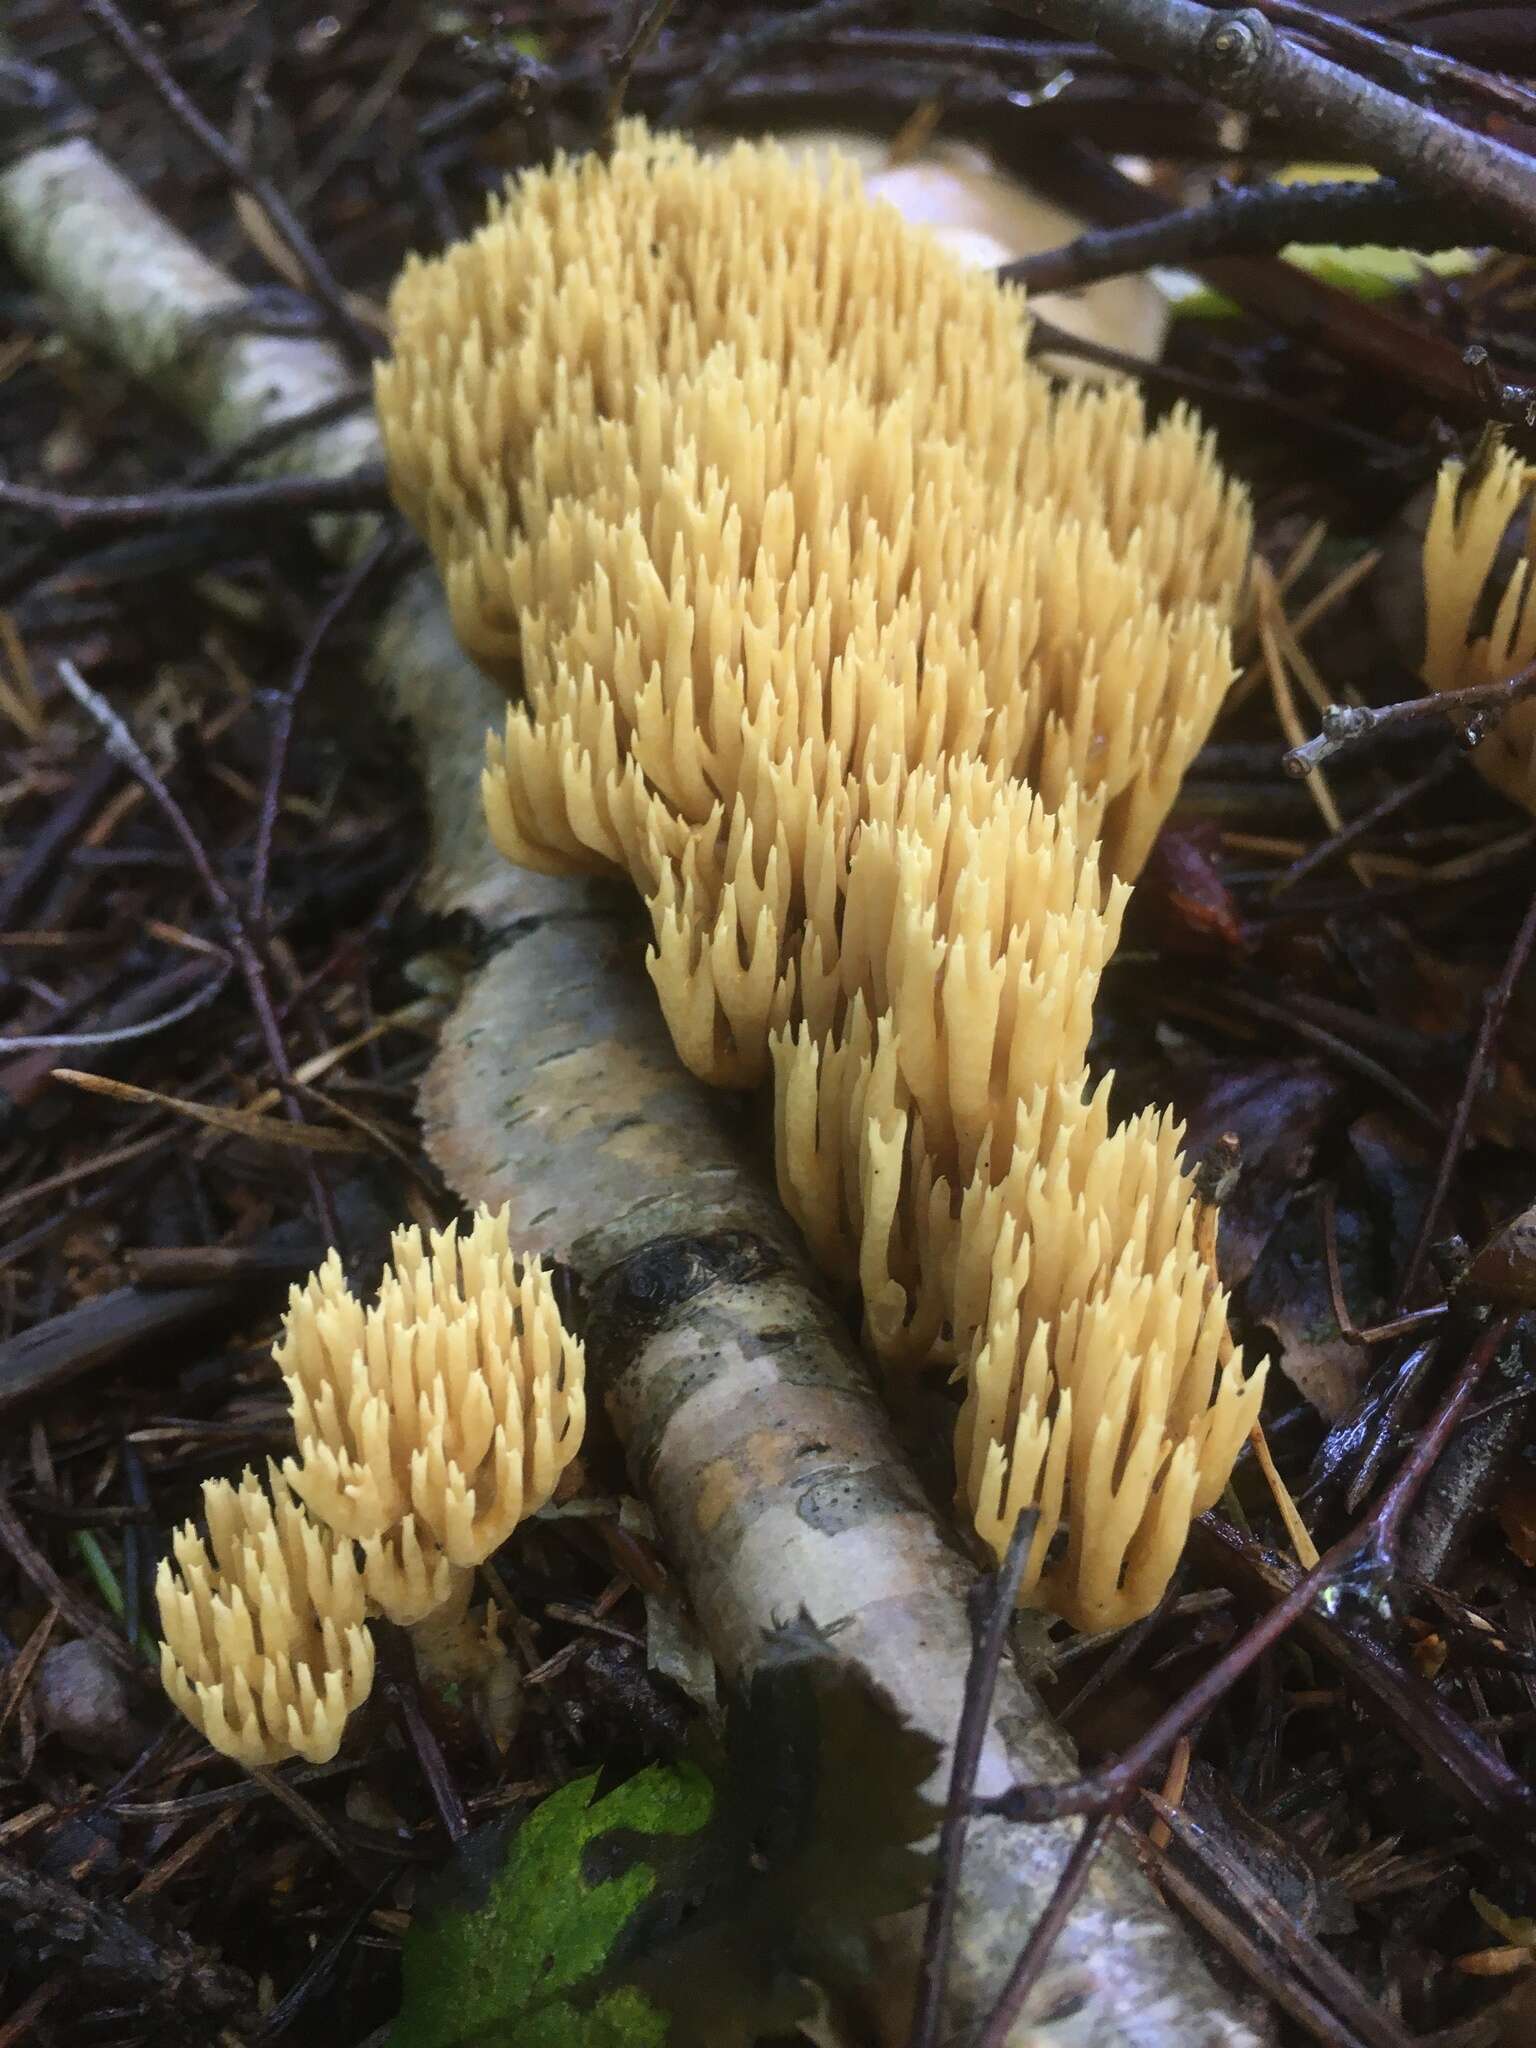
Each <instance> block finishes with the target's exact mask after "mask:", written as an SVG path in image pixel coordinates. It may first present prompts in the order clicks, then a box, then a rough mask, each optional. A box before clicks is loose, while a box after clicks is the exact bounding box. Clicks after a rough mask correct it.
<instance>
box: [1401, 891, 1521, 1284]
mask: <svg viewBox="0 0 1536 2048" xmlns="http://www.w3.org/2000/svg"><path fill="white" fill-rule="evenodd" d="M1533 947H1536V895H1533V896H1532V898H1531V900H1530V903H1529V904H1528V905H1527V906H1526V912H1525V916H1524V917H1523V918H1522V919H1521V920H1520V929H1519V930H1518V931H1517V932H1516V934H1515V942H1514V944H1513V945H1512V946H1511V947H1510V949H1509V957H1508V958H1507V959H1506V960H1505V962H1504V971H1503V973H1502V974H1500V976H1499V978H1498V980H1497V981H1496V982H1495V984H1494V986H1493V987H1492V988H1491V989H1490V990H1489V992H1488V994H1487V997H1486V998H1485V1000H1484V1004H1483V1020H1482V1023H1481V1024H1480V1025H1479V1026H1478V1031H1477V1043H1476V1044H1475V1045H1474V1046H1473V1048H1472V1057H1471V1059H1470V1061H1469V1062H1468V1063H1467V1072H1466V1077H1465V1079H1464V1080H1463V1082H1462V1084H1461V1094H1460V1095H1459V1096H1458V1097H1457V1100H1456V1109H1455V1113H1454V1115H1453V1116H1452V1118H1451V1126H1450V1129H1449V1130H1448V1131H1447V1132H1446V1135H1445V1144H1444V1146H1443V1147H1442V1149H1441V1153H1440V1163H1439V1165H1438V1166H1437V1167H1436V1169H1435V1184H1434V1186H1433V1187H1432V1188H1431V1189H1430V1193H1429V1200H1428V1201H1427V1202H1426V1203H1425V1204H1424V1213H1423V1215H1422V1216H1421V1217H1420V1218H1419V1227H1418V1230H1417V1231H1416V1232H1415V1234H1414V1240H1413V1250H1412V1251H1411V1252H1410V1253H1409V1255H1408V1263H1407V1265H1406V1266H1405V1267H1404V1268H1403V1277H1402V1280H1401V1282H1400V1284H1399V1286H1398V1290H1397V1302H1396V1306H1397V1308H1398V1309H1399V1310H1403V1309H1406V1308H1407V1306H1408V1304H1409V1302H1410V1301H1411V1300H1412V1299H1413V1296H1414V1293H1415V1291H1416V1289H1417V1287H1418V1284H1419V1277H1420V1275H1421V1274H1422V1273H1423V1271H1424V1261H1425V1259H1427V1258H1428V1256H1429V1247H1430V1245H1431V1244H1432V1243H1433V1242H1434V1236H1435V1232H1436V1230H1437V1229H1438V1228H1439V1225H1440V1216H1441V1212H1442V1211H1443V1209H1444V1207H1445V1201H1446V1197H1447V1195H1448V1194H1449V1193H1450V1189H1451V1180H1452V1177H1453V1175H1454V1174H1455V1171H1456V1165H1457V1162H1458V1160H1459V1159H1460V1158H1461V1153H1462V1147H1463V1146H1464V1145H1465V1144H1466V1142H1467V1129H1468V1126H1469V1125H1470V1124H1471V1121H1472V1110H1473V1106H1474V1105H1475V1103H1476V1101H1477V1097H1478V1093H1479V1091H1480V1089H1481V1088H1482V1085H1483V1078H1484V1076H1485V1074H1486V1073H1487V1071H1488V1062H1489V1061H1490V1060H1491V1059H1492V1057H1493V1049H1494V1047H1495V1045H1496V1044H1497V1043H1498V1037H1499V1033H1500V1031H1501V1030H1502V1029H1503V1025H1504V1018H1505V1014H1506V1012H1507V1011H1508V1009H1509V1005H1510V1001H1511V999H1512V997H1513V996H1514V993H1515V984H1516V983H1517V982H1518V981H1519V979H1520V977H1521V975H1522V974H1523V973H1524V972H1525V969H1526V965H1527V963H1528V962H1529V960H1530V957H1531V951H1532V948H1533Z"/></svg>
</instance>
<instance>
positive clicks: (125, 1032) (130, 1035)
mask: <svg viewBox="0 0 1536 2048" xmlns="http://www.w3.org/2000/svg"><path fill="white" fill-rule="evenodd" d="M228 979H229V969H228V968H227V967H221V968H220V969H219V970H218V972H217V973H216V974H215V975H214V976H213V979H212V980H211V981H206V982H204V983H203V985H202V987H201V988H196V989H194V990H193V991H192V993H191V995H189V996H188V997H187V999H186V1001H185V1002H182V1003H178V1004H177V1005H176V1007H175V1008H174V1009H172V1010H162V1011H161V1012H160V1015H159V1016H158V1017H150V1018H147V1019H146V1020H145V1022H144V1023H142V1024H125V1025H124V1026H123V1027H122V1029H121V1030H120V1031H61V1032H57V1033H54V1034H52V1035H49V1034H47V1033H44V1034H43V1035H42V1036H40V1037H31V1036H29V1037H21V1038H0V1054H4V1053H8V1052H83V1051H86V1050H88V1049H94V1048H95V1047H97V1046H103V1045H127V1044H129V1043H130V1042H131V1041H132V1040H133V1039H135V1038H152V1037H153V1036H154V1034H155V1033H156V1032H157V1031H164V1030H166V1029H168V1027H169V1026H170V1025H172V1024H179V1023H180V1022H181V1021H182V1019H183V1018H184V1017H190V1016H191V1015H192V1014H193V1013H194V1011H197V1010H200V1009H202V1008H203V1006H204V1004H205V1003H211V1002H212V1001H213V999H214V997H215V996H216V995H217V994H218V993H219V990H220V989H221V988H222V987H223V986H224V984H225V982H226V981H228Z"/></svg>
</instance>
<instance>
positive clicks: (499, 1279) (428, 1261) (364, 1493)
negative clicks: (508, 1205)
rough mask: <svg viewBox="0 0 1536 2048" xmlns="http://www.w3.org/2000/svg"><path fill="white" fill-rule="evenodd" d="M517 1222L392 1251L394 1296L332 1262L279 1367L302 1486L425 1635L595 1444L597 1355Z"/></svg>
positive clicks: (294, 1308)
mask: <svg viewBox="0 0 1536 2048" xmlns="http://www.w3.org/2000/svg"><path fill="white" fill-rule="evenodd" d="M507 1232H508V1223H507V1212H506V1211H505V1210H504V1209H503V1210H501V1211H500V1212H499V1213H497V1214H495V1215H492V1214H491V1213H490V1212H489V1211H488V1210H485V1209H481V1210H480V1211H479V1212H478V1213H477V1214H476V1216H475V1219H474V1222H473V1224H472V1225H471V1226H469V1227H468V1228H463V1227H460V1226H450V1227H449V1228H448V1229H446V1230H442V1231H438V1232H435V1233H434V1234H433V1235H432V1238H431V1241H430V1247H429V1246H428V1245H427V1244H425V1243H424V1242H423V1239H422V1235H421V1232H420V1230H419V1229H417V1228H416V1227H415V1226H414V1225H413V1226H412V1227H411V1228H409V1229H404V1230H399V1231H397V1232H396V1233H395V1236H394V1239H393V1247H392V1248H393V1253H394V1258H393V1263H392V1265H390V1266H388V1267H386V1268H385V1271H384V1275H383V1278H382V1280H381V1281H380V1283H379V1290H378V1295H377V1298H376V1299H375V1301H374V1302H372V1303H371V1304H369V1305H368V1306H367V1307H364V1306H363V1304H362V1303H360V1302H359V1301H357V1299H356V1298H355V1297H354V1296H353V1295H352V1293H351V1292H350V1290H349V1289H348V1287H347V1285H346V1282H345V1280H344V1278H343V1276H342V1272H341V1266H340V1261H339V1260H338V1259H337V1257H336V1254H335V1253H334V1252H333V1253H332V1254H331V1255H330V1257H329V1258H328V1259H327V1261H326V1263H325V1265H324V1266H322V1267H321V1269H320V1271H319V1272H318V1273H316V1274H313V1275H312V1276H311V1277H310V1279H309V1281H308V1283H307V1284H306V1286H304V1287H303V1288H294V1289H293V1290H292V1292H291V1294H290V1296H289V1306H288V1313H287V1315H286V1317H285V1318H284V1327H283V1336H282V1338H281V1340H280V1341H279V1343H278V1344H277V1345H276V1346H275V1347H274V1350H273V1356H274V1357H275V1359H276V1360H277V1363H278V1366H279V1368H280V1370H281V1371H282V1374H283V1378H284V1381H285V1383H286V1385H287V1388H288V1396H289V1402H290V1405H291V1410H292V1417H293V1428H294V1435H295V1438H296V1440H297V1443H298V1447H299V1455H298V1458H297V1459H296V1460H293V1459H290V1460H289V1461H288V1463H287V1465H286V1466H285V1468H284V1469H285V1472H286V1474H287V1477H288V1479H289V1482H290V1483H291V1485H292V1486H293V1488H294V1490H295V1492H296V1493H298V1494H299V1495H300V1496H301V1497H302V1498H303V1499H304V1500H305V1501H306V1502H307V1503H308V1505H309V1507H310V1509H311V1510H312V1511H313V1512H314V1513H315V1514H316V1515H318V1516H319V1517H320V1518H321V1519H322V1520H323V1521H325V1522H327V1523H328V1524H329V1525H330V1526H331V1527H332V1528H333V1529H336V1530H337V1531H338V1532H340V1533H342V1534H344V1535H347V1536H350V1537H352V1538H354V1539H355V1540H356V1541H357V1542H358V1543H359V1544H360V1545H361V1547H362V1550H363V1554H364V1560H365V1561H364V1567H363V1570H364V1579H365V1583H366V1585H367V1590H368V1595H369V1597H370V1599H372V1600H373V1601H374V1602H375V1604H376V1605H377V1606H378V1607H379V1608H380V1609H381V1610H382V1611H383V1612H384V1613H385V1614H386V1615H388V1616H389V1618H390V1619H391V1620H392V1621H398V1622H402V1623H412V1622H416V1621H419V1620H421V1619H422V1618H423V1617H424V1616H425V1615H426V1614H428V1613H430V1612H431V1611H432V1610H433V1609H434V1608H436V1607H438V1606H440V1605H442V1603H443V1602H444V1601H445V1600H447V1599H449V1598H450V1597H451V1596H452V1595H453V1594H454V1593H455V1592H456V1590H457V1588H456V1583H455V1577H454V1574H455V1571H456V1570H459V1571H462V1570H464V1569H466V1568H468V1567H470V1566H472V1565H476V1564H480V1563H482V1562H483V1561H484V1560H485V1559H486V1558H487V1557H489V1556H490V1554H491V1553H492V1551H494V1550H496V1549H497V1548H498V1547H499V1546H500V1545H501V1544H502V1543H503V1542H504V1541H505V1540H506V1538H507V1537H508V1536H509V1535H510V1534H511V1533H512V1531H513V1529H514V1528H515V1527H516V1526H517V1524H518V1523H519V1522H520V1521H522V1520H523V1519H524V1518H525V1517H526V1516H528V1515H531V1514H533V1513H534V1512H535V1511H536V1510H537V1509H538V1508H540V1507H542V1506H543V1505H544V1503H545V1502H546V1501H547V1500H548V1499H549V1497H550V1495H551V1494H552V1493H553V1492H554V1489H555V1485H556V1483H557V1481H558V1480H559V1477H560V1474H561V1473H562V1472H563V1471H564V1469H565V1468H566V1466H567V1465H568V1464H569V1463H570V1461H571V1459H572V1458H573V1457H574V1456H575V1455H576V1452H577V1450H578V1448H579V1447H580V1443H581V1438H582V1432H583V1429H584V1427H585V1421H586V1405H585V1400H586V1397H585V1366H584V1360H583V1355H582V1350H581V1346H580V1344H579V1343H578V1342H577V1341H576V1339H575V1338H574V1337H572V1336H571V1335H570V1334H569V1332H568V1331H567V1330H566V1329H565V1327H564V1325H563V1324H562V1322H561V1319H560V1314H559V1310H558V1307H557V1305H556V1302H555V1298H554V1291H553V1288H552V1286H551V1283H550V1280H549V1276H548V1274H547V1273H546V1272H545V1271H544V1269H543V1267H542V1266H541V1265H540V1264H539V1262H538V1261H537V1260H535V1259H529V1260H517V1259H515V1258H514V1257H513V1256H512V1253H511V1251H510V1249H509V1246H508V1235H507Z"/></svg>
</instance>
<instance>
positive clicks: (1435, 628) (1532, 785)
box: [1424, 447, 1536, 811]
mask: <svg viewBox="0 0 1536 2048" xmlns="http://www.w3.org/2000/svg"><path fill="white" fill-rule="evenodd" d="M1511 542H1512V543H1513V545H1511ZM1424 613H1425V617H1424V680H1425V681H1426V682H1427V683H1428V684H1429V685H1430V687H1431V689H1434V690H1459V689H1464V688H1465V687H1467V686H1468V685H1469V684H1477V683H1497V682H1502V681H1503V680H1504V678H1505V677H1507V676H1512V675H1514V674H1515V673H1516V672H1517V671H1518V670H1520V669H1522V668H1527V667H1529V665H1530V664H1531V663H1532V662H1533V661H1536V464H1531V463H1528V462H1524V461H1522V460H1521V458H1520V457H1519V456H1518V455H1516V454H1515V453H1514V452H1513V451H1512V450H1511V449H1508V448H1503V447H1500V448H1495V449H1494V450H1492V451H1491V453H1490V454H1489V456H1488V457H1487V459H1486V460H1485V461H1483V462H1481V463H1479V464H1477V465H1476V466H1475V473H1469V471H1468V469H1467V466H1466V464H1464V463H1461V462H1447V463H1446V464H1445V465H1444V467H1443V468H1442V469H1441V471H1440V475H1439V477H1438V479H1437V480H1436V484H1435V502H1434V507H1433V510H1432V511H1431V513H1430V520H1429V526H1428V529H1427V530H1426V532H1425V536H1424ZM1472 759H1473V760H1474V761H1475V762H1476V764H1477V766H1478V767H1479V768H1480V769H1481V770H1482V771H1483V773H1484V775H1486V776H1487V778H1488V780H1489V781H1490V782H1491V783H1493V785H1494V786H1495V788H1497V789H1501V790H1502V791H1503V792H1504V794H1505V795H1506V796H1507V797H1511V798H1513V800H1514V801H1515V802H1516V803H1517V804H1523V805H1524V806H1525V808H1526V809H1527V810H1529V811H1536V698H1531V697H1525V698H1522V699H1520V700H1519V701H1518V702H1516V703H1514V704H1512V705H1511V706H1510V707H1509V709H1508V710H1507V711H1505V712H1504V713H1503V714H1502V716H1501V717H1500V718H1499V721H1498V723H1497V725H1496V726H1495V727H1494V728H1493V730H1492V731H1491V732H1489V733H1488V734H1487V735H1486V736H1485V737H1484V738H1483V739H1482V740H1481V741H1480V742H1479V744H1478V746H1477V747H1476V749H1475V750H1474V752H1473V755H1472Z"/></svg>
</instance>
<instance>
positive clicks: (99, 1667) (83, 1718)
mask: <svg viewBox="0 0 1536 2048" xmlns="http://www.w3.org/2000/svg"><path fill="white" fill-rule="evenodd" d="M32 1699H33V1703H34V1704H35V1706H36V1708H37V1717H38V1720H39V1721H40V1722H41V1723H42V1725H43V1727H44V1728H45V1729H46V1730H47V1732H48V1733H49V1734H50V1735H56V1736H58V1738H59V1740H60V1741H61V1742H67V1743H68V1744H69V1745H70V1747H71V1748H72V1749H80V1750H86V1751H89V1752H90V1753H91V1754H93V1755H96V1756H109V1757H111V1758H113V1759H114V1760H115V1761H116V1762H119V1763H126V1762H128V1761H129V1759H130V1758H132V1757H135V1756H137V1755H138V1753H139V1751H140V1750H141V1749H142V1748H143V1747H144V1744H145V1743H146V1742H147V1741H148V1740H149V1730H148V1729H147V1728H146V1727H145V1725H144V1723H143V1722H142V1721H141V1720H140V1718H139V1715H138V1711H137V1707H136V1703H135V1700H134V1697H133V1694H132V1693H131V1692H130V1690H129V1688H128V1685H127V1683H126V1682H125V1680H124V1678H123V1675H122V1673H121V1672H120V1671H119V1670H118V1669H117V1667H116V1666H115V1665H114V1664H113V1663H112V1661H111V1659H110V1658H109V1657H108V1655H107V1653H106V1651H105V1650H104V1649H103V1648H102V1647H101V1645H100V1644H99V1643H93V1642H91V1641H90V1639H89V1638H88V1637H84V1636H82V1637H81V1638H80V1639H79V1640H78V1641H76V1642H73V1643H59V1644H58V1645H56V1647H55V1648H53V1649H51V1650H45V1651H44V1652H43V1655H42V1657H41V1658H40V1659H39V1660H38V1666H37V1674H36V1676H35V1678H34V1679H33V1681H32Z"/></svg>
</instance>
